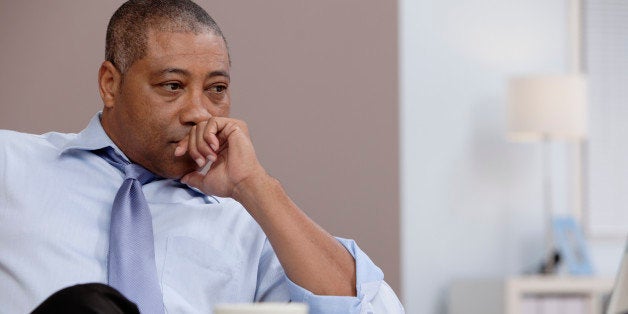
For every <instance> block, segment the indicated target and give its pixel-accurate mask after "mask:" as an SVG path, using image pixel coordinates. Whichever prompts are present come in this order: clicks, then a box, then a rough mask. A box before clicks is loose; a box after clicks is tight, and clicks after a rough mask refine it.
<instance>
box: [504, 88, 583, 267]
mask: <svg viewBox="0 0 628 314" xmlns="http://www.w3.org/2000/svg"><path fill="white" fill-rule="evenodd" d="M586 98H587V95H586V81H585V78H584V77H583V76H582V75H555V76H528V77H519V78H514V79H511V80H510V82H509V84H508V138H509V139H511V140H513V141H536V142H542V143H541V144H542V150H543V207H544V208H543V209H544V213H545V219H546V221H545V222H546V230H545V241H546V249H547V256H546V258H547V260H546V261H545V265H544V272H553V271H554V270H555V265H554V247H553V246H554V244H553V237H552V217H553V210H552V190H551V168H550V160H549V159H550V158H549V151H548V145H549V143H550V141H556V140H568V141H576V142H577V144H578V145H580V143H581V140H582V139H584V138H585V136H586V129H587V127H586ZM578 147H579V146H578ZM578 180H580V178H579V177H578ZM578 192H579V191H578Z"/></svg>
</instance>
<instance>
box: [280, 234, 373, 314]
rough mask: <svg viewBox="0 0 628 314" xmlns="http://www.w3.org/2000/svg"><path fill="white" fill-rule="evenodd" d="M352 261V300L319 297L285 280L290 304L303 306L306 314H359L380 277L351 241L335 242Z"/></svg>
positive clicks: (287, 279) (344, 297) (370, 297)
mask: <svg viewBox="0 0 628 314" xmlns="http://www.w3.org/2000/svg"><path fill="white" fill-rule="evenodd" d="M336 239H337V240H338V241H339V242H340V243H341V244H342V245H343V246H344V247H345V248H346V249H347V251H349V253H351V255H352V256H353V258H354V259H355V270H356V291H357V296H356V297H347V296H321V295H315V294H313V293H312V292H310V291H309V290H307V289H305V288H303V287H301V286H299V285H297V284H295V283H294V282H292V280H290V278H288V276H286V281H287V282H288V290H289V292H290V300H291V301H292V302H302V303H307V304H308V306H309V308H310V310H309V313H310V314H317V313H360V312H361V308H362V305H363V304H366V303H370V302H371V301H372V300H373V298H374V297H375V295H376V294H377V292H378V291H379V287H380V285H381V284H382V281H383V280H384V273H383V272H382V270H381V269H380V268H379V267H377V266H376V265H375V264H374V263H373V261H371V259H370V258H369V257H368V256H367V255H366V254H365V253H364V252H362V250H360V248H359V247H358V245H357V244H356V243H355V241H353V240H349V239H343V238H336Z"/></svg>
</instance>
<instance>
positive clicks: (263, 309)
mask: <svg viewBox="0 0 628 314" xmlns="http://www.w3.org/2000/svg"><path fill="white" fill-rule="evenodd" d="M307 312H308V307H307V304H305V303H270V302H268V303H242V304H218V305H216V306H215V307H214V314H307Z"/></svg>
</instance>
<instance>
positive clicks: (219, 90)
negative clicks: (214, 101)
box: [209, 85, 227, 94]
mask: <svg viewBox="0 0 628 314" xmlns="http://www.w3.org/2000/svg"><path fill="white" fill-rule="evenodd" d="M226 90H227V86H225V85H214V86H212V87H210V88H209V91H210V92H212V93H217V94H222V93H224V92H225V91H226Z"/></svg>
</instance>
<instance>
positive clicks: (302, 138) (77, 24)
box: [0, 0, 400, 290]
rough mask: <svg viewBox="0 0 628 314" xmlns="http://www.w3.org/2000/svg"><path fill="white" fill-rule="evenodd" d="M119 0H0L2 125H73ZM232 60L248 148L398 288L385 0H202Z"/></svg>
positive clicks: (88, 106)
mask: <svg viewBox="0 0 628 314" xmlns="http://www.w3.org/2000/svg"><path fill="white" fill-rule="evenodd" d="M121 2H122V1H73V0H60V1H44V0H39V1H9V0H0V47H2V48H0V49H1V51H2V54H0V68H2V70H3V73H2V75H0V95H2V105H0V128H6V129H15V130H20V131H28V132H35V133H41V132H46V131H49V130H59V131H73V132H74V131H79V130H81V129H82V128H83V127H84V126H85V125H86V124H87V122H88V120H89V118H90V117H91V116H92V115H93V114H94V113H95V112H96V111H97V110H99V108H100V107H101V101H100V99H99V97H98V93H97V85H96V74H97V70H98V67H99V65H100V63H101V62H102V58H103V55H104V52H103V51H104V37H105V29H106V24H107V22H108V19H109V17H110V16H111V14H112V13H113V11H114V10H115V8H116V7H117V6H118V5H119V4H120V3H121ZM199 3H200V4H201V5H203V6H205V7H206V8H208V9H210V10H209V11H210V13H211V14H212V15H213V16H214V18H215V19H216V20H217V21H218V23H219V24H221V26H222V29H223V31H224V33H225V35H226V36H227V39H228V41H229V44H230V46H231V53H232V58H233V68H232V82H233V85H232V87H233V106H234V108H233V116H235V117H239V118H243V119H245V120H247V122H248V123H249V125H250V128H251V131H252V134H253V141H254V143H255V145H256V149H257V152H258V155H259V158H260V159H261V160H262V162H263V164H264V165H265V166H266V167H267V169H268V171H269V172H270V173H271V174H272V175H274V176H275V177H277V178H279V179H280V180H281V181H282V182H283V184H284V185H285V186H286V187H287V190H288V191H289V193H290V194H291V195H292V196H293V198H294V200H295V201H296V203H297V204H299V205H300V206H301V207H302V208H304V210H305V211H306V212H307V213H308V214H309V215H310V216H311V217H312V218H313V219H314V220H316V221H317V222H319V223H320V224H321V225H322V226H323V227H324V228H326V229H327V230H328V231H330V232H331V233H333V234H335V235H338V236H343V237H349V238H354V239H356V240H357V242H358V243H359V244H360V246H361V247H362V248H363V249H364V250H365V251H366V252H368V253H369V255H370V256H371V258H372V259H373V260H374V261H375V262H376V263H377V264H378V265H380V266H381V267H382V268H383V270H384V271H385V273H386V279H387V281H388V282H389V283H390V284H391V286H392V287H393V288H395V290H399V286H400V279H399V276H400V275H399V263H400V261H399V189H398V186H399V180H398V163H399V161H398V160H399V158H398V156H399V154H398V151H399V149H398V129H397V118H398V110H397V103H398V96H397V78H398V75H397V36H396V31H397V7H396V1H377V0H368V1H360V0H345V1H332V0H323V1H305V0H299V1H294V0H267V1H241V0H236V1H227V0H224V1H218V0H216V1H200V2H199Z"/></svg>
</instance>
